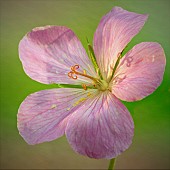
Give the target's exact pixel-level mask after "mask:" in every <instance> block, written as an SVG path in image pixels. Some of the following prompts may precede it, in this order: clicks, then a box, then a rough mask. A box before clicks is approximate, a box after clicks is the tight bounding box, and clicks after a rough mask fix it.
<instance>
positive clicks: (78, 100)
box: [73, 98, 87, 106]
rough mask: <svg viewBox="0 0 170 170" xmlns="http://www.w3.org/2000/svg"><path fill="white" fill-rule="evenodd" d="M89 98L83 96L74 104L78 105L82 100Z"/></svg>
mask: <svg viewBox="0 0 170 170" xmlns="http://www.w3.org/2000/svg"><path fill="white" fill-rule="evenodd" d="M86 99H87V98H81V99H79V100H78V101H76V102H75V103H74V104H73V106H77V105H78V104H80V103H81V102H83V101H85V100H86Z"/></svg>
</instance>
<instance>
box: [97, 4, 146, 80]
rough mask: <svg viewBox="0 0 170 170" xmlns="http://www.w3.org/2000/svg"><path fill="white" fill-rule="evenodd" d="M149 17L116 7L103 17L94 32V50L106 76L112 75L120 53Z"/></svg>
mask: <svg viewBox="0 0 170 170" xmlns="http://www.w3.org/2000/svg"><path fill="white" fill-rule="evenodd" d="M147 17H148V16H147V15H141V14H137V13H134V12H129V11H126V10H124V9H122V8H120V7H114V8H113V9H112V11H111V12H109V13H108V14H107V15H105V16H104V17H103V18H102V19H101V21H100V23H99V26H98V27H97V30H96V32H95V34H94V52H95V54H96V59H97V62H98V65H99V67H100V69H101V70H102V72H103V73H102V74H103V77H104V78H108V77H109V76H110V74H111V71H112V70H111V67H113V66H114V65H115V62H116V60H117V56H118V54H119V53H121V52H122V50H123V49H124V48H125V47H126V45H127V44H128V43H129V42H130V41H131V39H132V38H133V37H134V36H135V35H136V34H137V33H138V32H139V31H140V30H141V28H142V27H143V25H144V23H145V21H146V20H147Z"/></svg>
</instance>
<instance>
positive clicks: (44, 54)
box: [19, 26, 96, 84]
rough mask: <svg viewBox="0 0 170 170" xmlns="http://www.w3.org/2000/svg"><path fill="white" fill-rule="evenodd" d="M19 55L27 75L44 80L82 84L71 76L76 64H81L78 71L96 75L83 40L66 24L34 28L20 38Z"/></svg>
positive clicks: (44, 81)
mask: <svg viewBox="0 0 170 170" xmlns="http://www.w3.org/2000/svg"><path fill="white" fill-rule="evenodd" d="M19 56H20V59H21V61H22V64H23V67H24V70H25V72H26V74H27V75H28V76H29V77H31V78H32V79H33V80H36V81H38V82H41V83H45V84H50V83H64V84H67V83H68V84H80V82H81V80H80V79H78V80H73V79H71V78H69V77H68V73H69V72H70V71H71V66H74V65H76V64H79V65H80V70H79V71H83V70H86V72H87V74H88V73H90V75H92V76H96V74H95V72H94V68H93V66H92V63H91V61H90V60H89V58H88V56H87V54H86V51H85V49H84V48H83V46H82V44H81V42H80V41H79V39H78V38H77V37H76V35H75V34H74V32H73V31H72V30H70V29H69V28H66V27H64V26H45V27H38V28H35V29H33V30H32V31H31V32H29V33H28V34H27V35H26V36H24V38H23V39H22V40H21V41H20V44H19ZM82 81H85V82H87V81H88V80H87V79H86V78H84V79H83V80H82Z"/></svg>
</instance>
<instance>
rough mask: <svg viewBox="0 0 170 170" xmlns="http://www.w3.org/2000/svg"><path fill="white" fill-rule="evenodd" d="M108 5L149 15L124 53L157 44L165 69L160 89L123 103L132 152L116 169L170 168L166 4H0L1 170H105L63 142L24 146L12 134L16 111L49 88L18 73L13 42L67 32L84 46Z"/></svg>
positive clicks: (30, 0) (31, 0)
mask: <svg viewBox="0 0 170 170" xmlns="http://www.w3.org/2000/svg"><path fill="white" fill-rule="evenodd" d="M113 6H120V7H123V8H125V9H126V10H129V11H134V12H137V13H148V14H149V15H150V16H149V19H148V21H147V23H146V24H145V26H144V28H143V29H142V31H141V32H140V33H139V34H138V35H137V36H136V37H135V38H134V39H133V40H132V41H131V42H130V44H129V46H128V49H127V50H129V49H131V48H132V47H133V46H134V45H135V44H137V43H140V42H142V41H156V42H159V43H160V44H161V45H162V46H163V48H164V50H165V54H166V59H167V65H166V71H165V75H164V80H163V83H162V84H161V86H160V87H159V88H158V89H157V90H156V91H155V92H154V93H153V94H152V95H150V96H149V97H147V98H145V99H144V100H142V101H138V102H133V103H125V102H124V103H125V105H126V106H127V107H128V109H129V110H130V112H131V114H132V116H133V119H134V122H135V137H134V139H133V144H132V145H131V147H130V148H129V149H128V150H127V151H125V152H124V153H123V154H122V155H120V156H119V157H118V159H117V162H116V168H117V169H126V168H128V169H151V168H152V169H169V168H170V114H169V113H170V32H169V31H170V19H169V18H170V0H115V1H114V0H113V1H111V0H109V1H108V0H103V1H102V0H98V1H97V0H67V1H59V0H58V1H57V0H56V1H55V0H46V1H45V0H23V1H22V0H1V1H0V12H1V13H0V17H1V20H0V40H1V41H0V47H1V49H0V55H1V61H0V70H1V75H0V85H1V88H0V90H1V93H0V99H1V101H0V104H1V106H0V111H1V122H0V126H1V127H0V130H1V136H0V137H1V139H0V142H1V148H0V149H1V150H0V151H1V152H0V153H1V155H0V160H1V163H0V167H1V169H10V168H11V169H20V168H21V169H23V168H25V169H31V168H32V169H36V168H37V169H38V168H39V169H88V168H89V169H106V168H107V166H108V160H104V159H103V160H95V159H89V158H87V157H84V156H81V155H78V154H76V153H75V152H74V151H73V150H72V149H71V147H70V146H69V144H68V143H67V140H66V138H65V137H62V138H60V139H58V140H55V141H52V142H48V143H43V144H39V145H35V146H29V145H28V144H27V143H25V141H24V140H23V139H22V138H21V136H20V135H19V133H18V130H17V120H16V115H17V110H18V107H19V105H20V103H21V102H22V101H23V100H24V98H25V97H26V96H27V95H29V94H30V93H33V92H36V91H39V90H42V89H47V88H53V87H55V86H54V85H43V84H40V83H38V82H35V81H33V80H31V79H30V78H29V77H28V76H26V74H25V73H24V71H23V69H22V65H21V63H20V61H19V57H18V43H19V41H20V40H21V38H22V37H23V36H24V35H25V34H26V33H27V32H28V31H30V30H31V29H32V28H34V27H37V26H45V25H65V26H67V27H70V28H71V29H72V30H74V32H75V33H76V34H77V36H78V37H79V38H80V40H81V41H82V43H83V45H84V46H85V47H86V46H87V43H86V37H88V39H89V40H90V41H91V42H92V39H93V34H94V31H95V29H96V27H97V25H98V23H99V21H100V19H101V17H102V16H103V15H105V14H106V13H107V12H109V11H110V10H111V9H112V7H113Z"/></svg>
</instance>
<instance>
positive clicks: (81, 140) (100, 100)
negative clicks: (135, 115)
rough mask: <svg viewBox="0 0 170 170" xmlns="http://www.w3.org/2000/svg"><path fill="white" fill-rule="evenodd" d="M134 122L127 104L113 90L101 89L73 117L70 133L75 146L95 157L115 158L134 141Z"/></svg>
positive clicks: (69, 138)
mask: <svg viewBox="0 0 170 170" xmlns="http://www.w3.org/2000/svg"><path fill="white" fill-rule="evenodd" d="M133 134H134V123H133V120H132V117H131V115H130V113H129V112H128V110H127V109H126V107H125V106H124V105H123V104H122V103H121V102H120V101H119V100H118V99H117V98H116V97H115V96H114V95H113V94H112V93H110V92H99V93H98V94H97V95H96V96H95V97H92V98H90V99H88V100H87V101H85V103H84V104H83V105H81V106H80V107H79V108H78V109H77V110H76V111H75V112H74V113H73V114H72V115H71V116H70V118H69V121H68V124H67V127H66V136H67V139H68V141H69V143H70V144H71V146H72V147H73V149H74V150H75V151H76V152H78V153H80V154H83V155H86V156H88V157H91V158H96V159H100V158H108V159H110V158H113V157H116V156H118V155H119V154H121V153H122V152H123V151H124V150H126V149H127V148H128V147H129V145H130V144H131V142H132V138H133Z"/></svg>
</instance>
